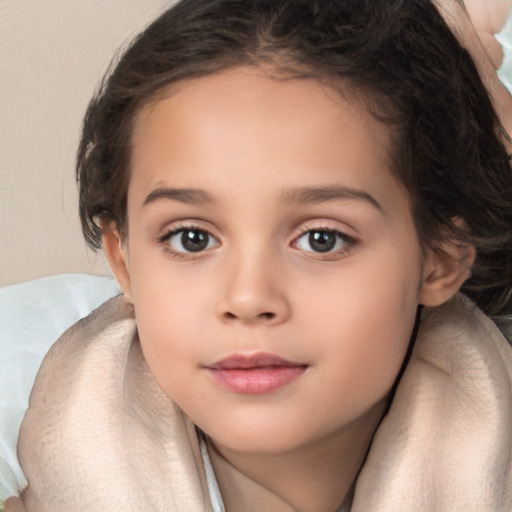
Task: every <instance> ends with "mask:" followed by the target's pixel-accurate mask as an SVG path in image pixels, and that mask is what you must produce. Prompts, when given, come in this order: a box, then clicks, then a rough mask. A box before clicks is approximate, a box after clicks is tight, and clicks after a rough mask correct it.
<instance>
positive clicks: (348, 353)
mask: <svg viewBox="0 0 512 512" xmlns="http://www.w3.org/2000/svg"><path fill="white" fill-rule="evenodd" d="M389 146H390V134H389V132H388V130H387V129H386V128H384V127H383V126H382V125H380V124H379V123H378V122H377V121H376V120H374V119H373V118H372V117H370V115H369V114H368V113H367V112H366V111H365V110H364V109H363V108H362V107H361V106H360V105H359V104H357V103H356V102H354V101H353V102H351V103H348V102H347V101H346V100H344V99H342V98H341V96H340V95H339V94H336V93H334V92H333V91H332V90H330V89H327V88H325V87H324V86H322V85H321V84H319V83H318V82H315V81H312V80H282V81H276V80H273V79H271V78H269V77H268V76H267V75H266V74H265V72H264V70H261V69H254V68H239V69H234V70H229V71H227V72H224V73H221V74H217V75H212V76H207V77H203V78H200V79H196V80H192V81H187V82H182V83H180V84H177V85H175V86H173V87H172V89H169V90H168V91H167V94H166V95H164V97H163V99H160V100H159V101H157V102H154V103H153V104H151V105H149V106H148V107H146V108H145V109H143V110H142V111H141V112H140V113H139V116H138V119H137V121H136V124H135V131H134V136H133V160H132V173H131V181H130V185H129V192H128V234H127V238H126V239H125V240H120V239H119V235H118V232H117V230H116V227H115V225H113V224H105V225H104V226H103V228H104V239H103V241H104V247H105V251H106V253H107V256H108V257H109V260H110V262H111V265H112V267H113V270H114V272H115V274H116V277H117V279H118V281H119V283H120V284H121V287H122V288H123V291H124V292H125V294H126V296H127V297H128V299H129V300H130V301H132V302H133V304H134V307H135V313H136V320H137V325H138V329H139V336H140V340H141V345H142V349H143V352H144V355H145V358H146V360H147V363H148V365H149V367H150V369H151V371H152V373H153V375H154V376H155V378H156V380H157V381H158V383H159V384H160V386H161V387H162V389H163V390H164V391H165V392H166V393H167V394H168V395H169V396H170V397H171V398H172V399H173V400H174V401H175V402H176V403H177V404H178V405H179V406H180V407H181V408H182V409H183V410H184V411H185V412H186V414H187V415H188V416H189V417H190V418H191V419H192V420H193V421H194V422H195V423H196V424H197V425H198V426H199V427H200V428H201V429H202V430H203V431H204V432H205V433H206V434H207V435H208V443H209V450H210V455H211V457H212V462H213V465H214V468H215V471H216V475H217V478H218V480H219V485H220V488H221V492H222V494H223V498H224V500H225V502H226V506H227V508H228V510H236V511H241V512H244V511H248V510H262V509H264V510H268V511H293V510H304V511H307V510H317V511H320V512H321V511H324V510H325V511H332V510H334V509H335V508H336V507H337V506H338V505H339V504H340V503H341V502H342V501H343V499H344V496H345V494H346V492H347V490H348V489H349V487H350V485H351V484H352V482H353V480H354V478H355V476H356V474H357V471H358V469H359V467H360V465H361V463H362V461H363V458H364V455H365V452H366V450H367V448H368V446H369V443H370V441H371V437H372V435H373V432H374V430H375V428H376V426H377V424H378V422H379V421H380V419H381V417H382V414H383V412H384V409H385V407H386V403H387V399H388V393H389V390H390V388H391V387H392V385H393V383H394V381H395V379H396V377H397V374H398V372H399V369H400V367H401V365H402V362H403V359H404V356H405V353H406V351H407V348H408V345H409V341H410V337H411V332H412V329H413V325H414V321H415V316H416V311H417V306H418V304H425V305H429V306H435V305H438V304H441V303H442V302H444V301H446V300H448V299H449V298H450V297H451V296H452V295H453V294H455V293H456V292H457V290H458V289H459V287H460V285H461V284H462V282H463V281H464V279H465V278H466V277H467V270H466V269H467V268H469V267H470V265H471V261H472V257H473V251H472V250H470V249H468V248H465V249H464V248H461V247H460V246H455V245H454V246H450V247H446V250H447V252H446V253H444V254H429V255H427V257H426V258H425V257H424V255H423V254H422V252H421V250H420V243H419V240H418V238H417V235H416V232H415V229H414V224H413V220H412V217H411V213H410V204H409V198H408V196H407V193H406V192H405V189H404V187H403V186H402V185H401V184H400V183H399V182H397V181H396V179H395V178H394V177H393V176H392V174H391V172H390V169H389V154H388V148H389ZM170 189H173V190H174V192H173V191H170ZM176 189H179V190H180V191H181V192H179V193H177V192H176ZM192 189H193V190H195V191H196V192H195V193H193V194H191V193H190V190H192ZM198 189H200V190H201V192H200V193H198V192H197V190H198ZM318 189H322V191H323V192H322V194H318V193H316V194H311V192H309V193H308V194H302V196H301V195H300V194H299V193H298V192H297V191H304V190H309V191H311V190H313V191H318ZM183 190H187V191H188V192H187V193H183ZM206 195H208V200H205V196H206ZM312 196H314V198H313V197H312ZM299 198H301V200H299ZM180 230H181V231H180ZM184 230H185V231H187V230H188V232H190V230H192V234H195V235H197V234H198V230H200V231H201V233H203V235H204V236H209V237H210V238H209V242H208V244H207V246H206V248H205V249H204V250H201V251H198V252H186V251H185V248H184V247H183V245H182V244H181V235H182V234H183V231H184ZM314 231H316V232H317V233H318V232H323V233H324V234H325V232H326V231H328V232H329V233H331V234H333V233H334V235H333V236H334V239H335V240H336V246H335V247H334V248H333V250H329V251H328V252H322V253H320V252H318V251H317V250H316V247H315V246H312V245H311V243H310V241H309V234H310V233H312V232H314ZM205 234H208V235H205ZM262 351H264V352H267V353H272V354H275V355H277V356H279V357H281V358H284V359H286V360H288V361H292V362H294V363H296V364H300V365H302V366H303V367H304V368H305V371H303V372H302V373H301V374H300V375H299V376H298V377H297V378H295V379H294V380H293V381H291V382H289V383H287V384H285V385H283V386H280V387H279V388H278V389H275V390H272V391H271V392H265V393H259V394H248V393H244V392H234V391H233V390H230V389H226V388H225V387H223V386H222V385H220V384H219V382H218V381H216V379H215V378H213V377H212V372H211V371H210V370H209V368H211V367H212V366H214V365H215V363H216V362H218V361H219V360H222V359H224V358H226V357H228V356H231V355H233V354H244V355H251V354H255V353H260V352H262Z"/></svg>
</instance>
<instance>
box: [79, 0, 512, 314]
mask: <svg viewBox="0 0 512 512" xmlns="http://www.w3.org/2000/svg"><path fill="white" fill-rule="evenodd" d="M240 65H254V66H258V65H265V67H269V68H271V69H272V70H273V74H275V76H276V77H277V78H279V77H306V76H307V77H314V78H317V79H318V80H325V81H327V82H329V83H330V84H338V86H339V89H340V91H341V92H342V93H343V89H344V88H345V89H347V87H348V88H349V89H350V90H352V91H356V94H357V96H358V97H359V98H362V99H363V102H364V104H365V105H366V107H367V108H368V109H369V110H370V111H371V112H372V114H373V115H374V116H375V117H376V118H378V119H379V120H380V121H382V122H383V123H385V124H386V125H387V126H389V127H390V129H391V130H393V133H395V139H396V144H395V147H394V148H393V161H394V169H393V171H394V172H395V173H396V175H397V176H398V178H399V179H400V180H401V182H402V183H404V184H405V186H406V187H407V189H408V190H409V193H410V196H411V200H412V201H411V204H412V214H413V218H414V220H415V224H416V228H417V231H418V235H419V238H420V240H421V241H422V243H423V244H424V246H425V247H430V248H434V249H436V248H438V247H439V244H440V241H442V240H446V239H447V238H449V237H455V238H456V239H457V240H460V241H461V242H462V243H470V244H473V245H474V246H475V247H476V249H477V258H476V262H475V264H474V267H473V269H472V277H471V278H470V279H469V280H468V281H467V282H466V283H465V285H464V287H463V291H464V292H465V293H466V294H467V295H469V296H470V297H471V298H473V300H475V301H476V303H477V304H478V305H479V306H480V307H481V308H482V309H484V310H485V311H487V312H488V313H496V312H499V311H503V308H504V307H505V306H506V305H507V303H508V301H510V295H511V289H512V173H511V167H510V164H509V160H508V156H507V154H506V152H505V148H504V146H503V144H502V143H501V139H500V133H501V132H500V130H501V126H500V124H499V121H498V119H497V116H496V114H495V111H494V109H493V106H492V104H491V101H490V99H489V97H488V94H487V92H486V89H485V87H484V86H483V84H482V82H481V80H480V77H479V75H478V72H477V70H476V68H475V65H474V63H473V61H472V59H471V57H470V56H469V54H468V53H467V52H466V51H465V50H464V49H463V48H462V47H461V46H460V44H459V43H458V41H457V39H456V38H455V37H454V35H453V34H452V33H451V31H450V30H449V29H448V27H447V26H446V24H445V23H444V21H443V20H442V18H441V16H440V15H439V13H438V12H437V11H436V9H435V7H434V6H433V5H432V3H431V1H429V0H182V1H181V2H179V3H178V4H176V5H175V6H173V7H171V8H170V9H169V10H168V11H166V12H165V13H164V14H163V15H162V16H160V17H159V18H158V19H157V20H156V21H154V22H153V23H152V24H151V25H149V26H148V27H147V29H146V30H145V31H144V32H142V33H141V34H140V35H139V36H138V37H137V38H136V39H135V40H134V41H133V43H132V44H131V45H130V46H129V48H128V49H127V50H126V51H125V52H124V54H123V55H122V56H121V57H120V58H119V59H117V60H116V62H115V63H114V64H113V65H112V69H111V71H110V72H109V73H108V74H107V76H106V78H105V79H104V80H103V82H102V83H101V85H100V87H99V89H98V91H97V93H96V95H95V97H94V98H93V99H92V101H91V103H90V105H89V107H88V110H87V113H86V115H85V119H84V124H83V132H82V138H81V143H80V147H79V151H78V161H77V178H78V181H79V186H80V217H81V221H82V227H83V232H84V236H85V239H86V241H87V242H88V243H89V245H90V246H91V247H93V248H99V247H100V246H101V228H100V227H99V224H98V218H103V219H108V220H114V221H115V222H116V223H117V226H118V228H119V229H120V231H121V233H122V234H123V233H125V228H126V223H127V219H126V198H127V190H128V182H129V178H130V145H131V133H132V127H133V121H134V116H135V115H136V113H137V112H138V111H139V110H140V109H141V108H142V106H143V105H145V104H146V103H147V102H148V101H151V100H152V99H155V97H156V93H157V92H158V91H160V90H162V88H163V87H165V86H168V85H170V84H172V83H174V82H176V81H178V80H182V79H185V78H194V77H200V76H205V75H208V74H212V73H215V72H219V71H221V70H225V69H227V68H232V67H235V66H240ZM454 218H459V219H463V220H464V221H465V225H466V229H464V230H462V229H460V228H458V227H457V226H456V225H455V224H454V223H453V219H454Z"/></svg>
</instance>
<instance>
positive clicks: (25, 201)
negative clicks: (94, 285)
mask: <svg viewBox="0 0 512 512" xmlns="http://www.w3.org/2000/svg"><path fill="white" fill-rule="evenodd" d="M170 3H171V2H170V0H167V1H165V0H0V286H3V285H7V284H12V283H16V282H20V281H25V280H28V279H33V278H35V277H40V276H44V275H50V274H57V273H63V272H88V273H95V274H98V275H104V274H108V273H109V271H108V266H107V265H106V263H105V261H104V259H103V255H102V254H99V255H95V254H94V253H91V252H88V251H87V250H86V248H85V244H84V242H83V239H82V235H81V232H80V227H79V222H78V216H77V212H76V200H77V199H76V188H75V181H74V155H75V151H76V147H77V142H78V133H79V128H80V123H81V119H82V116H83V113H84V110H85V107H86V104H87V102H88V100H89V98H90V96H91V94H92V92H93V90H94V88H95V86H96V84H97V82H98V81H99V79H100V78H101V76H102V74H103V72H104V70H105V69H106V67H107V66H108V63H109V61H110V59H111V57H112V55H113V54H114V51H115V49H117V48H118V47H119V46H120V45H121V44H122V43H123V42H125V41H126V40H127V39H129V38H130V37H131V36H132V35H134V34H135V33H137V32H138V31H139V29H140V28H142V27H143V26H144V25H145V24H146V23H147V22H148V21H149V20H150V19H152V18H153V17H154V16H155V15H156V14H158V13H159V12H160V11H161V10H162V9H163V8H164V7H166V6H168V5H170Z"/></svg>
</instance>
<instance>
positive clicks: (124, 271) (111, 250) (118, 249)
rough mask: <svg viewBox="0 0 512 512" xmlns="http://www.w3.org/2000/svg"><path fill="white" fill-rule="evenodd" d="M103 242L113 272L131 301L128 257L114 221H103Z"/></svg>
mask: <svg viewBox="0 0 512 512" xmlns="http://www.w3.org/2000/svg"><path fill="white" fill-rule="evenodd" d="M101 230H102V233H103V234H102V244H103V250H104V251H105V254H106V256H107V259H108V262H109V263H110V267H111V268H112V272H113V273H114V276H115V278H116V281H117V283H118V284H119V286H120V287H121V290H123V293H124V295H125V296H126V297H127V298H128V299H129V300H130V301H131V300H132V297H131V285H130V273H129V271H128V258H127V254H126V250H125V248H123V242H122V240H121V236H120V234H119V230H118V229H117V225H116V223H115V222H114V221H104V222H103V221H102V222H101Z"/></svg>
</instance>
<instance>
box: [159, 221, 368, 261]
mask: <svg viewBox="0 0 512 512" xmlns="http://www.w3.org/2000/svg"><path fill="white" fill-rule="evenodd" d="M193 231H195V232H200V233H205V234H206V235H207V237H208V241H207V246H206V247H205V248H204V249H200V250H198V251H186V250H179V249H178V250H177V249H174V248H173V247H172V245H171V243H170V241H171V239H172V238H173V237H175V236H176V235H179V234H180V233H181V234H182V235H181V236H182V237H183V234H184V233H186V232H193ZM313 233H321V234H322V233H323V234H326V235H333V236H334V237H336V239H337V240H336V241H335V243H336V244H339V241H340V240H341V241H342V243H343V246H342V247H340V248H337V249H335V250H332V249H328V250H326V251H315V250H307V249H304V248H301V247H300V246H299V241H300V240H301V238H303V237H304V236H306V235H308V234H309V237H310V240H309V242H310V243H311V236H312V234H313ZM212 240H213V241H214V243H215V245H214V246H213V247H217V246H218V245H219V244H220V242H219V240H218V238H217V237H216V236H215V235H213V234H212V233H211V232H210V231H209V230H208V229H205V228H202V227H199V226H196V225H193V224H190V225H185V224H183V225H179V226H176V227H175V228H172V229H170V230H168V231H166V232H165V234H163V235H162V236H160V237H159V238H158V243H159V244H160V245H162V246H163V247H164V249H165V250H166V251H167V252H169V253H170V254H171V255H172V256H173V257H175V258H179V259H191V258H192V259H193V258H194V257H195V256H199V255H201V254H202V253H204V252H205V251H206V250H208V249H212V248H213V247H212V246H211V245H210V243H211V241H212ZM325 240H326V238H325V237H323V241H324V242H325ZM182 242H183V240H182V241H181V244H182V246H183V243H182ZM357 242H358V240H357V239H356V238H354V237H353V236H350V235H347V234H346V233H343V232H341V231H339V230H337V229H333V228H328V227H318V226H316V227H311V226H306V227H305V228H304V229H303V230H301V232H300V233H299V234H298V235H297V236H295V237H294V239H293V240H292V242H291V244H290V245H291V247H293V248H295V249H298V250H300V251H303V252H305V253H309V254H311V255H315V256H314V257H315V258H317V259H321V260H329V259H338V258H340V257H343V256H346V255H348V254H349V253H350V252H351V251H352V250H353V249H354V247H355V246H356V244H357ZM319 243H323V242H322V239H320V241H319Z"/></svg>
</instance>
